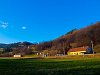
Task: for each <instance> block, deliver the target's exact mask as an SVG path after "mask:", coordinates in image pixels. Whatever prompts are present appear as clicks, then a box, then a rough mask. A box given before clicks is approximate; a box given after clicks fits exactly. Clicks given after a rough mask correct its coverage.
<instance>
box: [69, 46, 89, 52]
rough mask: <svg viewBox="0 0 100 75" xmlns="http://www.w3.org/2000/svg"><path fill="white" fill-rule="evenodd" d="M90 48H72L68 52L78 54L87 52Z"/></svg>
mask: <svg viewBox="0 0 100 75" xmlns="http://www.w3.org/2000/svg"><path fill="white" fill-rule="evenodd" d="M87 48H88V46H85V47H78V48H71V49H69V51H68V52H78V51H86V50H87Z"/></svg>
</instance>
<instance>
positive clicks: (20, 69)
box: [0, 58, 100, 75]
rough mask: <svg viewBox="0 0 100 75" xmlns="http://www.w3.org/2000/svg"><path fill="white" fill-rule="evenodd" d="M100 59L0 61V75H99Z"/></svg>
mask: <svg viewBox="0 0 100 75" xmlns="http://www.w3.org/2000/svg"><path fill="white" fill-rule="evenodd" d="M99 70H100V59H99V58H98V59H97V58H94V59H93V58H90V59H81V60H69V59H0V75H31V74H34V75H100V72H99Z"/></svg>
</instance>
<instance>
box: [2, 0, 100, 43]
mask: <svg viewBox="0 0 100 75" xmlns="http://www.w3.org/2000/svg"><path fill="white" fill-rule="evenodd" d="M98 21H100V0H0V43H14V42H19V41H20V42H23V41H28V42H32V43H33V42H42V41H50V40H53V39H56V38H58V37H59V36H61V35H64V34H66V33H67V32H69V31H70V30H72V29H75V28H77V29H80V28H83V27H86V26H89V25H91V24H94V23H96V22H98Z"/></svg>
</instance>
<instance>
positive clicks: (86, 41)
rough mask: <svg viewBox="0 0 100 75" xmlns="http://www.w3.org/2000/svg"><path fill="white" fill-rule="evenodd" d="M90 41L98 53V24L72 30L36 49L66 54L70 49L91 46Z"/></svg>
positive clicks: (99, 23)
mask: <svg viewBox="0 0 100 75" xmlns="http://www.w3.org/2000/svg"><path fill="white" fill-rule="evenodd" d="M91 41H93V43H94V49H95V52H100V22H98V23H96V24H93V25H90V26H88V27H85V28H82V29H80V30H77V29H73V30H72V31H70V32H68V33H66V34H65V35H63V36H61V37H59V38H57V39H55V40H52V41H49V42H43V43H41V44H39V45H37V49H38V50H53V51H55V50H57V51H59V52H60V53H63V50H66V52H67V51H68V50H69V48H72V47H80V46H91Z"/></svg>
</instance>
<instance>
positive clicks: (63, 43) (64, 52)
mask: <svg viewBox="0 0 100 75" xmlns="http://www.w3.org/2000/svg"><path fill="white" fill-rule="evenodd" d="M64 46H65V43H64V41H63V52H64V55H65V48H64Z"/></svg>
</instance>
